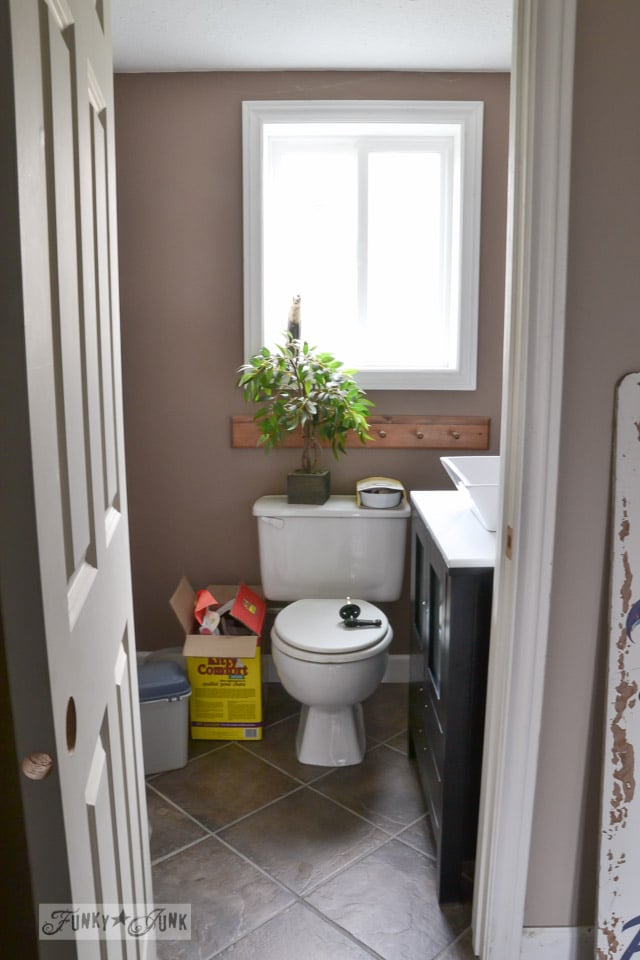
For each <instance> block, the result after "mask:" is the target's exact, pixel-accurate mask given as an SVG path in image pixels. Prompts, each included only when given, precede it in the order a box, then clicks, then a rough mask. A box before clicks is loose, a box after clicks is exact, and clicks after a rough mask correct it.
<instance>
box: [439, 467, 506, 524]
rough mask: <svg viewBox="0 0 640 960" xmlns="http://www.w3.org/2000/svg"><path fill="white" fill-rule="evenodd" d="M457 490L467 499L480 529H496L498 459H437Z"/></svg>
mask: <svg viewBox="0 0 640 960" xmlns="http://www.w3.org/2000/svg"><path fill="white" fill-rule="evenodd" d="M440 462H441V463H442V466H443V467H444V468H445V470H446V471H447V473H448V474H449V476H450V477H451V479H452V480H453V483H454V485H455V487H456V489H457V490H460V491H462V492H463V493H464V494H465V496H467V497H468V499H469V506H470V507H471V509H472V510H473V512H474V513H475V515H476V517H477V518H478V520H479V521H480V523H481V524H482V526H483V527H485V529H487V530H491V531H494V530H495V529H496V528H497V526H498V492H499V480H500V457H440Z"/></svg>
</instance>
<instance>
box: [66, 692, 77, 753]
mask: <svg viewBox="0 0 640 960" xmlns="http://www.w3.org/2000/svg"><path fill="white" fill-rule="evenodd" d="M66 731H67V750H68V751H69V753H73V751H74V750H75V748H76V736H77V733H78V723H77V717H76V704H75V701H74V699H73V697H69V702H68V703H67V719H66Z"/></svg>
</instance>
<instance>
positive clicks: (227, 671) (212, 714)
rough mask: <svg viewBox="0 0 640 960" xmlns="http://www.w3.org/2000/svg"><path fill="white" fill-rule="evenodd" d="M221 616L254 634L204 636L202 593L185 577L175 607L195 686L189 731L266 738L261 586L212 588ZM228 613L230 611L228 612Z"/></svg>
mask: <svg viewBox="0 0 640 960" xmlns="http://www.w3.org/2000/svg"><path fill="white" fill-rule="evenodd" d="M207 589H208V590H209V592H210V593H211V594H212V595H213V597H214V598H215V600H216V601H217V603H218V605H219V608H218V612H220V613H222V615H223V616H224V615H229V616H232V617H233V618H234V620H235V621H239V622H240V623H242V624H243V625H244V626H246V627H247V628H248V629H253V630H254V633H252V634H247V635H234V636H223V635H218V634H201V633H198V632H197V628H198V625H197V623H196V621H195V618H194V606H195V600H196V593H195V591H194V590H193V588H192V586H191V584H190V583H189V581H188V580H187V579H186V577H183V578H182V580H181V581H180V583H179V584H178V586H177V588H176V591H175V593H174V594H173V596H172V598H171V600H170V603H171V607H172V609H173V612H174V613H175V615H176V617H177V618H178V620H179V622H180V625H181V626H182V629H183V630H184V633H185V639H184V647H183V653H184V655H185V657H186V658H187V675H188V677H189V682H190V684H191V698H190V701H189V727H190V730H191V737H192V739H193V740H261V739H262V724H263V719H262V676H261V662H260V631H261V630H262V624H263V622H264V615H265V603H264V600H263V598H262V597H261V596H260V595H259V593H258V591H257V590H256V588H253V589H250V588H249V587H247V586H245V584H241V585H240V587H236V586H229V585H226V584H214V585H212V586H209V587H207ZM225 611H226V613H225Z"/></svg>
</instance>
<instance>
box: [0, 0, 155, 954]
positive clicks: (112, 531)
mask: <svg viewBox="0 0 640 960" xmlns="http://www.w3.org/2000/svg"><path fill="white" fill-rule="evenodd" d="M9 9H10V18H11V20H10V22H11V45H12V55H13V85H14V103H15V142H16V158H17V165H16V177H17V194H18V212H19V216H18V218H17V223H18V228H17V231H16V233H17V242H18V243H19V246H20V269H21V275H20V278H19V282H17V283H16V290H17V291H18V294H17V296H18V299H19V301H20V302H19V304H18V305H17V308H16V309H19V310H21V311H22V315H23V324H24V344H23V346H24V357H23V359H24V375H23V379H24V381H25V382H24V398H25V409H26V410H27V417H28V424H26V425H25V429H24V430H23V431H22V432H21V433H20V434H16V436H15V438H13V440H12V443H14V445H15V452H16V454H17V460H16V462H18V460H19V459H20V455H24V454H25V451H26V452H27V453H28V456H29V457H30V459H31V464H32V498H33V529H32V530H29V529H28V526H29V524H28V523H27V524H26V525H25V530H24V539H25V542H26V543H27V544H28V543H29V541H30V539H31V541H32V542H33V544H34V545H35V549H34V551H33V553H34V556H35V558H36V560H35V562H31V565H29V562H27V563H26V564H25V567H24V569H23V572H22V579H21V580H20V581H18V579H17V578H16V581H15V583H13V584H12V582H11V578H12V576H13V572H12V569H11V565H10V564H5V566H4V568H3V572H2V575H3V584H2V586H3V591H4V598H6V599H4V598H3V608H6V609H7V610H9V608H10V607H11V603H12V594H11V590H12V589H14V590H16V591H24V578H25V572H24V570H26V575H27V577H28V578H29V581H30V582H29V596H30V597H31V600H32V605H31V606H29V607H27V609H25V611H24V612H25V621H24V623H25V628H26V630H31V631H32V632H35V631H37V632H38V635H37V636H33V635H30V636H29V638H28V644H29V649H31V650H34V649H35V650H36V652H37V650H38V644H40V645H41V657H42V660H41V661H40V662H39V664H38V668H37V669H38V671H39V672H38V676H39V677H41V673H42V671H43V670H48V677H49V681H48V683H49V692H50V710H49V716H50V720H51V721H52V723H53V730H54V738H53V739H52V738H51V737H50V731H49V732H47V730H46V729H45V724H44V723H43V721H42V714H43V713H44V714H46V713H47V711H38V710H30V709H29V707H30V705H29V703H28V696H29V694H28V691H25V689H23V688H22V687H21V681H20V676H19V675H20V657H19V656H18V655H17V654H16V645H17V643H18V641H17V638H16V636H15V635H14V634H12V632H11V624H10V623H9V629H8V632H7V645H8V647H9V648H10V649H9V660H10V661H11V659H12V657H13V662H14V665H15V670H14V674H12V673H11V671H10V682H12V693H13V695H14V700H15V709H14V720H15V725H16V739H17V742H18V744H20V743H23V744H24V743H26V744H31V746H32V747H35V748H36V751H37V748H38V746H39V744H40V742H42V743H45V742H48V743H54V751H53V757H52V759H53V774H52V776H51V777H50V778H48V779H47V781H46V784H45V782H43V783H24V785H23V793H24V800H25V811H26V817H27V835H28V837H29V836H31V835H32V833H33V831H30V824H29V822H28V821H29V816H30V810H31V809H32V807H31V803H32V800H31V798H32V797H33V798H36V799H34V800H33V803H35V804H36V805H37V791H38V790H52V787H51V782H54V781H55V784H56V786H55V792H54V793H52V794H51V806H52V808H53V807H55V806H56V805H59V808H60V810H61V817H62V822H63V824H64V832H65V846H66V862H64V863H60V864H57V865H56V866H55V868H54V874H55V871H56V870H57V872H58V876H59V884H58V885H57V886H56V883H55V882H53V883H49V884H48V886H47V896H49V897H51V896H52V894H53V893H55V892H56V890H59V896H60V898H62V899H65V891H66V892H67V894H68V893H70V896H71V898H72V900H73V902H75V903H105V904H119V903H122V904H126V903H132V904H151V903H152V891H151V882H150V876H151V871H150V859H149V844H148V833H147V813H146V801H145V795H144V776H143V769H142V756H141V748H140V722H139V709H138V696H137V676H136V663H135V647H134V632H133V619H132V599H131V573H130V560H129V538H128V525H127V508H126V490H125V470H124V444H123V426H122V398H121V380H120V341H119V326H118V324H119V317H118V283H117V259H116V210H115V161H114V126H113V77H112V63H111V25H110V10H109V3H108V0H10V5H9ZM17 362H18V360H17V357H16V363H17ZM20 393H21V388H20V387H18V390H17V391H16V398H18V397H19V395H20ZM2 399H3V401H5V402H6V401H7V397H6V396H3V398H2ZM16 404H17V405H18V403H17V400H16ZM30 494H31V491H27V490H26V489H25V491H24V494H23V495H24V497H25V498H28V496H29V495H30ZM9 496H13V497H14V498H15V506H16V509H18V508H19V509H20V510H22V508H23V506H24V504H23V501H22V500H20V491H16V489H15V487H11V485H9ZM5 559H6V558H5ZM9 612H10V610H9ZM8 620H10V618H9V617H8ZM26 649H27V647H26V646H25V651H26ZM25 655H26V653H25ZM34 689H35V687H34ZM39 725H40V726H39ZM41 749H44V748H41ZM31 826H32V827H33V824H31ZM30 855H31V857H32V864H33V873H34V875H37V873H38V871H39V870H40V869H42V870H43V871H45V870H46V871H48V872H49V873H50V872H51V869H52V867H51V863H46V862H45V861H46V859H47V857H48V856H49V854H48V851H47V849H46V847H40V848H34V846H33V845H31V847H30ZM37 888H38V883H37V882H36V883H35V884H34V889H37ZM75 949H77V956H79V957H101V958H105V957H109V958H110V957H126V958H131V957H148V958H150V957H151V956H152V955H153V954H154V949H153V946H152V945H151V944H149V943H148V941H137V940H134V939H125V940H123V941H109V942H102V943H99V942H97V941H84V942H80V943H78V944H77V945H76V948H75ZM73 955H74V956H75V955H76V954H75V953H74V954H73Z"/></svg>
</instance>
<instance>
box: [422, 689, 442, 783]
mask: <svg viewBox="0 0 640 960" xmlns="http://www.w3.org/2000/svg"><path fill="white" fill-rule="evenodd" d="M424 721H425V726H426V732H427V740H428V741H429V745H430V747H431V750H432V753H433V756H434V759H435V762H436V764H437V765H438V770H439V771H440V772H442V770H443V769H444V758H445V734H444V730H443V728H442V724H441V723H440V719H439V716H438V710H437V706H436V704H434V702H433V698H432V697H430V696H427V699H426V701H425V708H424Z"/></svg>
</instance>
